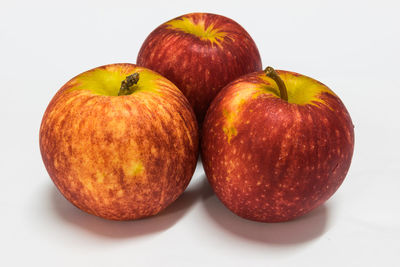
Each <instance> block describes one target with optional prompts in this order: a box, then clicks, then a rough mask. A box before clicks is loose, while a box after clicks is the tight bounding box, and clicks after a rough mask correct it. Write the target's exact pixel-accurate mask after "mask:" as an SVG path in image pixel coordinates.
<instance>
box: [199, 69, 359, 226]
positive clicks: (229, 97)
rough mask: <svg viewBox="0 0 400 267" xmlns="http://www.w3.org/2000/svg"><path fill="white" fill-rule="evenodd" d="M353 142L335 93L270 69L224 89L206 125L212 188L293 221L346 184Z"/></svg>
mask: <svg viewBox="0 0 400 267" xmlns="http://www.w3.org/2000/svg"><path fill="white" fill-rule="evenodd" d="M353 147H354V130H353V124H352V121H351V118H350V115H349V113H348V112H347V110H346V108H345V106H344V105H343V103H342V102H341V100H340V99H339V97H338V96H337V95H336V94H335V93H334V92H333V91H332V90H330V89H329V88H328V87H327V86H325V85H324V84H322V83H320V82H318V81H316V80H314V79H312V78H309V77H306V76H303V75H300V74H297V73H293V72H289V71H282V70H281V71H276V72H275V71H274V70H273V69H272V68H270V67H268V68H267V69H266V70H265V72H262V71H261V72H255V73H251V74H248V75H245V76H243V77H241V78H239V79H237V80H235V81H234V82H232V83H230V84H229V85H227V86H226V87H225V88H224V89H222V91H221V92H220V93H219V94H218V96H217V97H216V98H215V99H214V101H213V102H212V104H211V106H210V108H209V110H208V112H207V116H206V118H205V121H204V124H203V135H202V160H203V165H204V169H205V172H206V175H207V178H208V180H209V182H210V184H211V186H212V187H213V189H214V191H215V193H216V195H217V196H218V197H219V199H220V200H221V201H222V202H223V203H224V204H225V206H227V207H228V208H229V209H230V210H231V211H233V212H234V213H236V214H237V215H239V216H241V217H243V218H246V219H250V220H255V221H262V222H279V221H287V220H291V219H294V218H296V217H298V216H301V215H303V214H305V213H307V212H309V211H311V210H312V209H314V208H316V207H318V206H319V205H321V204H322V203H324V202H325V201H326V200H327V199H328V198H329V197H330V196H332V194H333V193H334V192H335V191H336V190H337V189H338V187H339V186H340V185H341V183H342V182H343V179H344V178H345V176H346V174H347V171H348V169H349V167H350V162H351V158H352V154H353Z"/></svg>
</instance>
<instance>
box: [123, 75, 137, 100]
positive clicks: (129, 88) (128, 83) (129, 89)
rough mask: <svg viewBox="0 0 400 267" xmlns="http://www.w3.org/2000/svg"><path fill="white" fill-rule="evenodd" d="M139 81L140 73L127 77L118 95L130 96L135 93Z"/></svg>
mask: <svg viewBox="0 0 400 267" xmlns="http://www.w3.org/2000/svg"><path fill="white" fill-rule="evenodd" d="M138 81H139V73H138V72H135V73H134V74H132V75H129V76H127V77H126V79H125V80H123V81H122V83H121V88H120V89H119V92H118V95H130V94H132V93H133V91H135V89H134V87H133V86H134V85H135V84H137V83H138Z"/></svg>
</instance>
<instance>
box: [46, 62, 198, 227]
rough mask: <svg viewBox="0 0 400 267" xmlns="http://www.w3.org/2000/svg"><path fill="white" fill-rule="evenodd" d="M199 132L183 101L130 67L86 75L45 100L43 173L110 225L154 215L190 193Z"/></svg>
mask: <svg viewBox="0 0 400 267" xmlns="http://www.w3.org/2000/svg"><path fill="white" fill-rule="evenodd" d="M198 142H199V141H198V128H197V122H196V118H195V115H194V112H193V110H192V108H191V107H190V104H189V102H188V101H187V99H186V98H185V96H184V95H183V94H182V92H180V90H179V89H178V88H177V87H176V86H175V85H174V84H172V83H171V82H170V81H169V80H167V79H166V78H164V77H162V76H161V75H159V74H157V73H155V72H153V71H151V70H149V69H146V68H143V67H137V66H135V65H133V64H113V65H106V66H102V67H98V68H95V69H92V70H89V71H87V72H84V73H82V74H80V75H78V76H76V77H75V78H73V79H72V80H70V81H69V82H67V83H66V84H65V85H64V86H63V87H62V88H61V89H60V90H59V91H58V92H57V94H56V95H55V96H54V98H53V99H52V100H51V102H50V104H49V106H48V107H47V110H46V112H45V114H44V116H43V120H42V124H41V127H40V150H41V153H42V158H43V162H44V164H45V167H46V169H47V171H48V173H49V175H50V177H51V179H52V180H53V182H54V183H55V185H56V186H57V188H58V189H59V190H60V192H61V193H62V194H63V195H64V196H65V198H67V199H68V200H69V201H70V202H71V203H72V204H74V205H75V206H77V207H78V208H80V209H82V210H84V211H86V212H88V213H91V214H94V215H97V216H100V217H103V218H106V219H113V220H131V219H138V218H142V217H146V216H150V215H154V214H157V213H158V212H160V211H161V210H163V209H164V208H165V207H167V206H168V205H169V204H171V203H172V202H173V201H174V200H175V199H176V198H178V196H179V195H181V194H182V192H183V191H184V189H185V188H186V186H187V185H188V183H189V181H190V179H191V177H192V175H193V172H194V170H195V167H196V163H197V155H198Z"/></svg>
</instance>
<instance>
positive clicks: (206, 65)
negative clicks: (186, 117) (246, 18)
mask: <svg viewBox="0 0 400 267" xmlns="http://www.w3.org/2000/svg"><path fill="white" fill-rule="evenodd" d="M137 64H138V65H140V66H144V67H147V68H149V69H152V70H154V71H157V72H159V73H161V74H162V75H163V76H165V77H166V78H168V79H169V80H170V81H172V82H173V83H174V84H175V85H176V86H177V87H178V88H179V89H180V90H181V91H182V92H183V93H184V95H185V96H186V97H187V99H188V100H189V102H190V104H191V105H192V107H193V109H194V111H195V113H196V116H197V119H198V121H199V122H200V123H201V122H202V121H203V118H204V115H205V114H206V111H207V108H208V106H209V104H210V103H211V101H212V99H213V98H214V97H215V96H216V95H217V93H218V92H219V91H220V90H221V89H222V88H223V87H224V86H225V85H226V84H228V83H229V82H231V81H233V80H234V79H236V78H238V77H240V76H242V75H244V74H247V73H250V72H254V71H260V70H262V69H261V67H262V65H261V59H260V55H259V52H258V49H257V47H256V44H255V43H254V41H253V40H252V38H251V37H250V35H249V34H248V33H247V32H246V31H245V30H244V29H243V28H242V27H241V26H240V25H239V24H238V23H236V22H235V21H233V20H231V19H229V18H226V17H223V16H220V15H214V14H208V13H191V14H187V15H183V16H180V17H177V18H175V19H173V20H170V21H168V22H166V23H164V24H162V25H160V26H159V27H158V28H156V29H155V30H154V31H153V32H152V33H150V35H149V36H148V37H147V39H146V40H145V41H144V43H143V45H142V47H141V49H140V51H139V55H138V58H137Z"/></svg>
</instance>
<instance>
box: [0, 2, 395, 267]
mask: <svg viewBox="0 0 400 267" xmlns="http://www.w3.org/2000/svg"><path fill="white" fill-rule="evenodd" d="M194 11H203V12H212V13H218V14H222V15H225V16H227V17H230V18H232V19H234V20H236V21H237V22H239V23H240V24H241V25H242V26H243V27H244V28H245V29H246V30H247V31H248V32H249V33H250V34H251V35H252V37H253V39H254V40H255V41H256V43H257V45H258V48H259V50H260V53H261V55H262V60H263V65H264V67H265V66H267V65H271V66H273V67H275V68H277V69H285V70H292V71H296V72H299V73H302V74H306V75H308V76H311V77H313V78H315V79H318V80H320V81H321V82H323V83H325V84H327V85H328V86H329V87H330V88H331V89H333V90H334V91H335V92H336V93H337V94H338V95H339V96H340V97H341V99H342V100H343V102H344V103H345V105H346V106H347V108H348V110H349V112H350V114H351V116H352V119H353V122H354V125H355V133H356V145H355V153H354V157H353V163H352V166H351V168H350V171H349V173H348V175H347V178H346V180H345V182H344V183H343V185H342V187H341V188H340V189H339V190H338V191H337V193H336V194H335V195H334V196H333V197H332V198H331V199H330V200H329V201H328V202H326V204H324V205H323V206H322V207H320V208H318V209H317V210H315V211H313V212H312V213H310V214H309V215H307V216H304V217H302V218H300V219H298V220H295V221H292V222H288V223H278V224H263V223H256V222H251V221H247V220H244V219H241V218H239V217H237V216H235V215H234V214H232V213H230V212H229V211H228V210H227V209H226V208H225V207H224V206H223V205H222V204H221V203H220V202H219V200H218V199H217V198H216V197H215V196H214V195H213V193H212V191H211V189H210V187H209V186H208V184H207V182H206V178H205V175H204V172H203V170H202V166H201V165H200V164H199V165H198V168H197V170H196V173H195V175H194V176H193V180H192V182H191V184H190V186H189V187H188V189H187V191H186V192H185V193H184V194H183V196H182V197H181V198H180V199H179V200H178V201H176V203H174V204H173V205H172V206H170V207H169V208H168V209H167V210H166V211H165V212H163V213H162V214H160V215H159V216H156V217H152V218H149V219H145V220H139V221H132V222H114V221H106V220H103V219H100V218H97V217H94V216H91V215H88V214H86V213H84V212H82V211H80V210H78V209H77V208H75V207H74V206H72V205H71V204H70V203H69V202H67V201H66V200H65V199H64V198H63V197H62V196H61V195H60V194H59V193H58V192H57V190H56V189H55V187H54V185H53V184H52V182H51V180H50V178H49V176H48V174H47V172H46V170H45V168H44V165H43V163H42V160H41V156H40V153H39V145H38V132H39V125H40V121H41V118H42V115H43V112H44V110H45V108H46V106H47V104H48V102H49V101H50V99H51V98H52V96H53V95H54V94H55V92H56V90H58V89H59V88H60V87H61V86H62V85H63V84H64V83H65V82H66V81H67V80H69V79H70V78H71V77H73V76H75V75H77V74H79V73H81V72H82V71H85V70H88V69H90V68H93V67H96V66H99V65H104V64H109V63H116V62H132V63H134V62H135V60H136V55H137V53H138V51H139V48H140V46H141V43H142V42H143V41H144V39H145V37H146V36H147V35H148V34H149V33H150V31H152V30H153V29H154V28H155V27H157V26H158V25H159V24H161V23H163V22H165V21H167V20H169V19H171V18H174V17H176V16H178V15H182V14H185V13H189V12H194ZM399 11H400V5H399V2H398V1H385V0H382V1H367V0H364V1H351V0H348V1H331V2H328V1H305V0H302V1H258V2H256V1H250V0H247V1H205V0H203V1H194V2H190V1H172V0H171V1H163V2H162V1H160V2H157V1H154V0H150V1H141V2H135V1H133V0H130V1H117V0H113V1H110V0H108V1H103V0H101V1H99V0H97V1H90V2H89V1H75V0H74V1H65V2H57V1H42V0H35V1H4V0H1V1H0V101H1V102H0V118H1V122H0V125H1V130H0V168H1V180H0V181H1V184H0V214H1V219H0V266H400V256H399V254H400V207H399V206H400V174H399V173H400V152H399V151H400V126H399V122H400V119H399V115H400V112H399V109H400V108H399V106H400V105H399V100H400V99H399V98H400V77H399V71H400V63H399V61H400V30H399V26H400V19H399Z"/></svg>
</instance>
